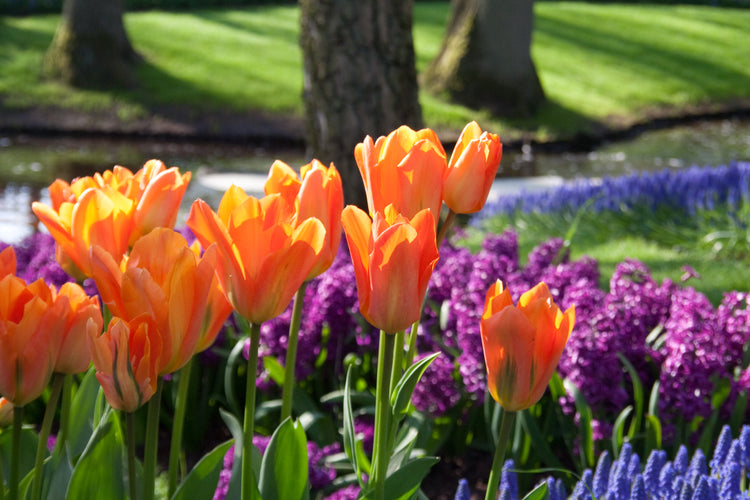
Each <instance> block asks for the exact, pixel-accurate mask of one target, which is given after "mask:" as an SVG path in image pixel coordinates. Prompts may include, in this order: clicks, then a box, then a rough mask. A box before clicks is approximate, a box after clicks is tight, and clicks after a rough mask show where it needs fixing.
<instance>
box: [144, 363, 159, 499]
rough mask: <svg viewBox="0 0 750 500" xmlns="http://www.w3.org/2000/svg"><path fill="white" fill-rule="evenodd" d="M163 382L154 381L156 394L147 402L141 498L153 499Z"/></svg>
mask: <svg viewBox="0 0 750 500" xmlns="http://www.w3.org/2000/svg"><path fill="white" fill-rule="evenodd" d="M163 387H164V382H163V380H162V378H161V377H159V381H158V382H157V383H156V394H154V395H153V397H152V398H151V399H150V400H149V402H148V415H147V417H146V444H145V448H144V451H143V500H154V490H155V489H156V458H157V456H158V452H159V410H160V409H161V392H162V388H163Z"/></svg>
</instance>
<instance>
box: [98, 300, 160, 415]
mask: <svg viewBox="0 0 750 500" xmlns="http://www.w3.org/2000/svg"><path fill="white" fill-rule="evenodd" d="M100 333H101V332H100V330H99V329H98V328H97V327H96V325H94V324H93V322H90V323H89V328H88V338H89V350H90V352H91V357H92V358H93V360H94V367H95V368H96V378H97V379H98V380H99V383H100V384H101V386H102V389H103V390H104V396H105V397H106V398H107V401H109V404H110V405H112V407H113V408H116V409H118V410H122V411H124V412H133V411H135V410H137V409H138V408H140V407H141V406H142V405H143V404H144V403H146V402H147V401H148V400H149V399H151V396H153V395H154V393H155V392H156V384H157V382H158V378H159V369H158V364H159V358H160V357H161V348H162V344H161V336H160V334H159V329H158V327H157V326H156V323H154V320H153V318H151V317H150V316H148V315H146V314H144V315H141V316H138V317H137V318H134V319H133V320H132V321H130V322H128V321H124V320H122V319H120V318H113V319H112V321H110V323H109V327H108V328H107V331H106V332H104V334H102V335H100Z"/></svg>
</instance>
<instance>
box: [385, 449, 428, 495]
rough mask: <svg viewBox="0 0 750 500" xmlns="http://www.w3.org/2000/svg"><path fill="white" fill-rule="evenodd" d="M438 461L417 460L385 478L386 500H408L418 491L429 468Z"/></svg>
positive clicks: (424, 458) (422, 458)
mask: <svg viewBox="0 0 750 500" xmlns="http://www.w3.org/2000/svg"><path fill="white" fill-rule="evenodd" d="M439 461H440V460H439V459H438V458H436V457H421V458H417V459H415V460H412V461H411V462H409V463H407V464H405V465H404V466H403V467H401V468H400V469H399V470H397V471H396V472H394V473H393V474H391V475H389V476H388V477H386V478H385V498H386V500H409V499H410V498H411V496H412V495H413V494H414V493H415V492H416V491H417V490H418V489H419V485H420V484H422V479H424V477H425V476H426V475H427V474H428V473H429V472H430V468H432V466H433V465H435V464H436V463H438V462H439Z"/></svg>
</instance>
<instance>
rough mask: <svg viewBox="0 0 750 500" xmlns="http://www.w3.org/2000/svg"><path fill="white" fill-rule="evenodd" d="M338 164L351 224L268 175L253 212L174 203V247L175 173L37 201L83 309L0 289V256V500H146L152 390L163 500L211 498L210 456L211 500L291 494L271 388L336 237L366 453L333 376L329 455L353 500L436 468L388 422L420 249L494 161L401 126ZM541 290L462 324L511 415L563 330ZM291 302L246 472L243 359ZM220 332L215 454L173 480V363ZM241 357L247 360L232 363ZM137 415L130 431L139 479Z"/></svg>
mask: <svg viewBox="0 0 750 500" xmlns="http://www.w3.org/2000/svg"><path fill="white" fill-rule="evenodd" d="M353 153H354V157H355V160H356V162H357V165H358V167H359V172H360V174H361V176H362V180H363V183H364V185H365V188H366V192H367V201H368V212H365V211H363V210H361V209H359V208H357V207H354V206H347V207H344V199H343V192H342V183H341V178H340V176H339V173H338V171H337V170H336V168H335V166H333V165H330V166H328V167H326V166H325V165H324V164H322V163H321V162H319V161H317V160H313V161H311V162H310V163H309V164H307V165H304V166H302V167H301V169H300V171H299V174H298V173H297V171H295V169H293V168H292V167H290V166H289V165H287V164H285V163H283V162H281V161H277V162H275V163H274V164H273V165H272V166H271V168H270V171H269V175H268V179H267V181H266V184H265V192H264V195H263V196H261V197H254V196H251V195H249V194H247V193H245V192H244V191H243V190H242V189H241V188H239V187H237V186H231V187H230V188H229V189H227V191H226V192H225V193H224V195H223V197H222V199H221V202H220V203H219V206H218V207H216V208H215V209H214V208H212V207H210V206H209V205H208V203H206V202H205V201H203V200H196V201H194V202H193V203H192V205H191V208H190V213H189V216H188V217H187V221H186V222H187V227H188V228H189V230H190V232H191V236H195V240H196V241H195V243H193V244H192V245H191V244H189V243H188V240H187V239H186V237H185V236H183V235H181V234H180V233H178V232H176V231H175V230H174V225H175V222H176V218H177V214H178V209H179V207H180V205H181V204H182V197H183V195H184V193H185V191H186V188H187V184H188V183H189V181H190V177H191V174H190V173H189V172H188V173H180V172H179V169H177V168H176V167H171V168H167V167H166V166H165V165H164V164H163V163H161V162H160V161H157V160H151V161H149V162H147V163H146V164H145V165H144V166H143V168H142V169H140V170H138V171H137V172H135V173H133V172H131V171H130V170H128V169H126V168H124V167H120V166H117V167H115V168H113V169H112V170H111V171H106V172H103V173H101V174H95V175H94V176H91V177H84V178H80V179H75V180H73V181H72V182H71V183H68V182H66V181H63V180H57V181H55V182H54V183H53V184H52V185H51V186H50V188H49V192H50V200H51V205H49V206H48V205H45V204H42V203H38V202H37V203H34V206H33V210H34V212H35V213H36V214H37V216H38V217H39V219H40V220H41V221H42V222H43V224H44V225H45V226H46V228H47V230H48V231H49V233H50V234H51V235H52V236H53V237H54V239H55V241H56V258H57V261H58V262H59V264H60V265H61V266H62V267H63V268H64V269H65V270H66V271H67V272H68V273H69V274H70V275H71V276H72V279H78V280H80V282H81V283H83V280H84V279H86V278H90V280H89V281H93V283H94V284H95V286H96V291H97V292H98V295H93V294H92V295H88V294H87V293H86V292H85V291H84V288H82V287H81V286H80V285H79V284H76V283H72V282H71V283H68V284H65V285H63V286H61V287H59V288H56V287H54V286H51V285H47V284H45V283H44V282H43V281H41V280H39V281H36V282H33V283H31V284H27V283H26V282H24V281H23V280H22V279H20V278H18V277H16V276H15V275H14V273H15V254H14V253H13V249H9V250H6V251H4V252H2V253H0V305H1V306H2V307H0V314H1V315H2V316H1V317H0V396H2V398H3V399H0V416H2V420H0V424H2V423H4V422H7V420H8V418H9V417H8V416H9V415H11V416H12V417H11V418H12V421H13V424H12V425H13V428H14V435H13V446H12V447H11V448H12V449H11V455H12V457H11V463H12V464H14V465H13V467H12V469H13V470H12V471H11V474H10V477H9V478H4V479H5V483H7V484H8V493H9V495H10V498H12V499H13V500H16V499H18V498H21V497H22V496H24V495H29V496H31V497H32V498H33V499H35V500H36V499H37V498H42V497H44V496H45V495H47V496H48V495H50V494H51V493H50V492H51V490H50V485H51V484H53V482H54V484H56V485H60V484H63V485H67V486H66V489H65V491H64V492H63V493H62V494H63V495H67V497H69V498H84V497H89V496H91V495H94V494H97V493H96V492H97V488H101V489H102V490H101V491H99V494H102V495H105V496H106V495H109V494H110V493H111V497H112V498H125V496H128V497H130V498H141V499H145V500H151V499H152V498H154V495H155V493H154V491H155V490H154V483H155V474H156V469H157V457H158V453H157V451H158V447H159V439H158V436H159V421H160V419H163V418H164V415H161V417H160V413H159V412H160V408H161V407H162V405H163V402H162V392H163V391H164V387H165V386H170V385H175V386H176V390H175V391H170V390H169V389H167V393H168V394H172V395H173V398H171V399H170V400H169V401H170V404H168V405H167V407H169V408H170V411H172V410H173V411H174V414H173V427H172V430H173V432H172V442H171V445H170V462H169V466H168V471H167V472H168V476H169V478H168V495H169V497H170V498H175V499H180V498H197V499H202V498H213V495H214V490H216V489H217V484H219V483H220V482H221V481H220V470H221V458H222V457H224V455H225V454H226V453H230V452H229V451H228V450H230V446H233V448H231V450H233V451H232V452H231V453H232V454H233V455H231V456H232V457H237V458H240V459H241V460H237V461H236V467H234V469H233V471H232V473H231V477H230V478H229V479H228V480H227V482H226V485H227V486H226V487H227V491H226V492H225V494H226V495H228V496H229V497H230V498H243V499H250V498H284V499H290V500H296V499H298V498H299V499H303V498H308V495H309V489H310V482H312V481H313V478H312V477H308V475H307V473H306V472H301V471H302V470H306V469H305V467H304V465H305V464H307V462H308V458H309V457H308V453H309V452H310V453H311V451H310V449H309V447H308V444H307V437H306V430H309V429H308V428H306V427H304V426H303V422H306V423H307V424H308V425H309V422H310V418H304V419H303V418H299V417H300V408H301V407H302V406H304V404H301V403H300V401H303V402H304V397H303V396H298V395H295V396H293V395H292V392H291V388H292V387H293V386H294V385H295V383H294V382H295V379H294V376H295V373H294V366H295V361H296V357H295V356H296V354H295V353H296V345H297V344H296V342H297V335H298V331H299V324H300V321H301V318H300V316H301V315H303V311H304V308H303V299H304V296H305V293H304V291H305V286H306V284H307V283H308V282H310V281H311V280H313V279H315V278H317V277H320V276H323V275H324V273H325V272H326V271H327V270H328V269H329V268H330V267H331V266H332V265H333V263H334V260H335V259H336V256H337V255H338V253H339V246H340V241H341V239H342V238H341V236H342V234H341V233H342V230H343V232H344V234H345V237H346V242H347V244H348V248H349V253H350V255H351V259H352V263H353V272H354V275H355V278H356V287H357V291H356V293H357V301H356V303H357V304H358V308H359V311H360V313H361V316H362V318H363V319H364V321H366V322H367V323H369V324H370V325H371V326H372V327H374V328H377V329H378V330H380V331H381V333H380V338H379V343H378V356H377V367H376V371H377V373H376V374H374V375H375V376H376V379H377V380H376V387H375V388H374V391H370V396H372V397H374V422H375V435H374V449H373V450H372V453H371V454H368V453H366V452H365V451H364V448H363V445H362V442H361V439H360V438H359V437H358V434H357V432H356V431H355V427H354V414H353V412H352V391H351V381H352V379H353V375H352V373H351V371H350V372H349V373H348V375H347V382H346V384H345V386H344V391H343V398H341V399H340V401H343V408H342V409H341V415H342V426H343V429H342V435H343V451H344V454H345V455H346V457H348V460H349V461H350V467H351V470H352V472H353V473H354V474H353V476H352V477H353V480H352V481H353V482H354V483H355V484H356V487H358V488H359V489H360V490H361V494H360V495H361V496H362V497H366V498H375V499H378V500H380V499H385V498H409V497H411V496H412V495H415V494H417V491H418V490H419V487H420V483H421V481H422V478H423V477H424V476H425V475H426V474H427V473H428V471H429V470H430V467H431V466H432V465H433V464H434V463H435V462H436V461H437V459H436V458H434V457H427V456H422V454H420V453H419V452H418V451H417V438H418V436H417V435H416V434H415V433H412V432H409V431H408V425H407V423H406V421H407V420H408V418H407V417H409V416H410V415H411V414H412V413H413V412H414V406H413V405H412V404H411V396H412V394H413V392H414V390H415V387H416V386H417V384H418V383H419V382H420V378H421V376H422V374H423V373H424V372H425V370H426V369H427V368H428V366H429V365H430V363H432V362H433V361H434V360H435V359H436V358H437V356H438V353H435V354H433V355H428V356H424V357H417V356H416V352H415V346H416V332H417V331H418V326H419V322H420V319H421V318H420V317H421V315H422V312H423V309H424V303H425V297H426V293H427V287H428V283H429V282H430V278H431V276H432V274H433V270H434V269H435V267H436V265H437V263H438V261H439V259H440V255H439V251H438V248H439V247H440V243H441V241H442V239H443V238H444V236H445V234H446V231H447V229H448V228H449V226H450V224H451V223H452V221H453V220H454V219H453V217H454V216H455V215H456V214H468V213H474V212H477V211H479V210H480V209H481V208H482V206H483V205H484V203H485V201H486V199H487V196H488V193H489V189H490V186H491V184H492V180H493V179H494V177H495V174H496V172H497V169H498V166H499V162H500V158H501V155H502V145H501V143H500V141H499V139H498V137H497V136H496V135H494V134H491V133H488V132H484V131H482V130H481V128H480V127H479V125H477V124H476V123H474V122H472V123H470V124H468V125H467V126H466V128H465V129H464V131H463V132H462V134H461V136H460V137H459V139H458V142H457V143H456V145H455V148H454V149H453V153H452V155H451V157H450V159H448V155H447V154H446V151H445V149H444V148H443V145H442V144H441V142H440V140H439V139H438V137H437V135H436V134H435V132H434V131H432V130H430V129H422V130H418V131H415V130H412V129H410V128H409V127H406V126H402V127H399V128H398V129H396V130H394V131H393V132H391V133H390V134H388V135H387V136H383V137H379V138H377V139H376V140H374V139H372V138H371V137H369V136H368V137H366V138H365V139H364V140H363V142H362V143H361V144H359V145H357V147H356V148H355V150H354V152H353ZM444 205H445V208H444V207H443V206H444ZM446 214H447V215H446ZM545 290H546V287H545V286H543V285H540V287H538V288H535V289H534V290H532V291H530V292H528V295H524V296H523V297H522V299H521V302H520V303H519V306H518V308H515V307H513V306H512V303H506V302H508V300H509V298H508V297H509V296H508V297H505V295H503V294H501V293H499V292H498V294H495V295H493V298H490V296H489V295H488V304H490V306H491V307H490V306H488V307H489V309H488V311H489V312H487V313H486V314H485V317H483V318H482V319H481V325H482V340H483V341H484V345H485V349H486V351H485V353H486V359H487V367H488V372H489V390H490V393H491V394H492V395H493V397H495V398H496V399H498V401H499V402H500V403H501V404H502V405H503V406H506V407H507V408H508V409H509V410H511V411H517V410H520V409H522V408H526V407H528V406H530V405H532V404H533V403H534V402H535V401H536V400H538V399H539V397H540V396H541V393H542V392H543V391H544V387H545V386H546V384H547V382H548V380H549V378H550V376H551V374H552V372H554V370H555V366H556V364H557V361H558V360H559V358H560V352H561V351H562V348H563V347H564V345H565V340H566V339H567V335H569V334H570V329H571V328H572V326H573V313H572V312H565V313H561V312H560V311H559V310H557V309H556V308H554V307H553V305H552V304H551V303H550V299H549V293H548V292H547V293H545ZM496 296H497V297H500V298H497V297H496ZM503 297H504V298H503ZM506 299H507V300H506ZM498 301H499V302H498ZM100 302H101V306H100ZM292 302H293V304H294V308H293V316H292V320H291V322H290V330H289V333H288V335H287V336H285V338H284V342H286V343H287V346H288V352H287V358H286V367H278V368H279V370H276V372H275V373H276V374H277V377H276V381H277V382H278V383H279V385H280V386H283V392H282V405H281V413H280V414H281V418H279V419H278V421H277V422H276V423H275V425H272V426H270V428H269V426H268V425H265V424H264V425H263V426H262V427H261V428H262V429H264V430H265V431H269V430H270V431H273V432H272V433H271V434H272V436H271V438H270V441H269V442H268V443H267V446H266V447H265V451H264V453H263V457H262V460H258V457H257V449H256V445H255V432H254V431H255V429H256V427H255V425H256V421H262V422H267V418H268V411H264V412H263V413H262V414H260V415H259V414H258V413H256V407H257V406H258V405H257V404H256V393H255V388H256V380H255V379H256V377H257V371H258V366H259V364H261V362H263V363H265V362H268V361H267V360H261V358H262V355H260V354H259V338H260V334H261V329H262V326H263V325H264V324H266V323H267V322H269V321H270V320H272V319H274V318H276V317H278V316H279V315H282V314H283V313H284V312H285V310H287V308H288V306H289V305H290V303H292ZM233 312H234V313H236V315H233V314H232V313H233ZM105 319H106V321H105ZM228 320H229V321H228ZM228 324H232V325H233V328H234V333H231V334H229V338H230V339H231V340H236V344H235V345H229V346H226V347H228V349H227V352H225V355H226V372H225V376H224V379H225V381H226V382H227V384H228V385H227V387H226V388H225V395H226V398H225V401H224V400H219V404H222V403H226V404H224V405H223V406H224V407H225V408H224V409H223V410H222V417H223V419H224V421H225V422H226V423H227V427H228V430H229V431H230V432H231V434H232V437H233V439H232V440H231V441H228V442H226V443H222V444H221V445H219V446H218V447H217V448H215V449H214V450H212V451H211V452H209V453H208V454H207V455H206V456H204V458H203V459H202V460H200V461H199V462H198V463H197V464H196V465H195V467H194V468H193V470H192V472H190V473H189V474H187V475H186V474H185V471H184V466H181V465H180V463H181V462H184V459H181V453H182V452H181V447H182V433H183V425H184V422H185V420H186V414H187V412H188V411H189V410H188V408H190V401H189V398H188V394H190V383H191V382H190V380H191V378H194V377H191V371H190V370H191V366H192V360H193V359H194V358H195V356H196V355H198V353H200V352H202V351H206V350H208V349H209V347H211V346H212V345H213V344H214V343H215V342H216V340H217V338H219V337H220V335H221V333H220V332H221V331H223V329H224V328H225V327H226V326H227V325H228ZM243 327H247V330H248V331H243V330H242V329H243ZM352 334H354V332H352ZM517 334H518V335H521V337H518V338H517V337H516V336H517ZM243 349H245V350H246V351H247V355H246V359H247V364H246V365H242V366H241V363H240V362H239V361H238V360H239V359H241V357H242V355H241V353H242V350H243ZM269 366H272V365H269ZM350 370H351V369H350ZM84 372H87V373H86V375H79V376H78V377H75V378H71V377H72V375H71V374H81V373H84ZM237 372H242V373H244V374H245V376H246V381H245V398H244V400H242V398H241V397H237V395H236V394H235V391H234V387H230V386H231V385H233V384H234V383H235V381H234V378H235V377H236V375H237ZM57 374H59V377H57ZM65 377H68V378H67V379H66V378H65ZM58 379H59V383H58V382H56V380H58ZM51 380H52V381H53V382H52V383H51V382H50V381H51ZM97 382H98V384H97ZM50 384H51V386H52V389H48V387H49V386H50ZM518 384H520V385H518ZM73 389H75V390H73ZM48 390H50V391H51V394H53V395H54V394H57V395H60V394H62V396H61V399H62V407H61V410H60V413H61V421H60V424H59V428H60V431H59V432H60V433H59V435H58V436H59V437H58V444H57V445H56V446H55V447H54V450H53V451H52V452H48V451H46V447H44V446H42V445H41V441H46V436H45V434H44V432H45V430H44V429H47V430H46V432H49V429H50V428H51V423H52V421H53V419H54V418H55V411H56V406H57V399H56V398H57V396H54V398H53V397H52V396H50V397H49V399H47V410H48V411H47V412H48V413H49V422H47V421H48V417H45V424H43V426H42V427H43V431H42V438H43V439H38V440H37V442H39V443H40V444H39V446H38V447H37V448H38V450H39V451H38V453H37V456H36V460H35V461H34V466H33V467H32V468H31V469H33V472H32V470H31V469H29V470H27V469H28V468H21V466H20V465H19V464H21V463H24V464H25V463H27V461H26V460H25V459H24V460H22V459H21V454H23V451H22V450H21V446H20V444H19V443H20V442H21V439H22V435H23V433H22V432H21V430H22V425H23V412H22V409H23V407H24V406H26V405H29V404H30V403H32V402H34V401H35V400H37V399H39V398H40V397H41V396H42V395H43V394H45V391H48ZM97 393H99V394H100V395H101V397H98V398H97V396H96V394H97ZM72 400H74V401H73V402H72ZM214 403H216V402H214ZM243 406H244V408H243ZM142 407H145V408H144V409H143V410H141V408H142ZM264 410H265V408H264ZM306 415H307V414H306ZM295 417H298V418H295ZM137 418H145V419H146V428H145V437H144V438H143V439H144V441H145V442H144V443H143V444H144V446H143V460H142V464H141V465H138V464H137V462H138V459H137V458H136V450H137V449H138V447H137V446H136V441H135V439H136V435H137V434H138V433H137V432H136V425H135V423H136V419H137ZM313 420H314V419H313ZM84 422H91V423H90V424H85V423H84ZM48 423H49V425H48ZM87 430H88V434H90V439H89V440H87V439H86V434H87ZM25 431H28V429H25ZM27 434H28V433H27ZM1 435H2V434H0V436H1ZM0 452H2V453H5V448H3V447H2V446H0ZM3 459H5V457H4V456H3ZM24 467H25V466H24ZM22 469H23V470H22ZM60 471H64V472H60ZM121 471H125V472H121ZM26 474H28V477H29V479H28V480H26V479H23V476H24V475H26ZM0 487H2V488H4V485H0ZM23 488H27V490H24V489H23ZM139 489H140V490H139ZM217 491H218V490H217ZM3 492H5V490H3ZM2 496H3V495H0V497H2ZM50 498H51V497H50Z"/></svg>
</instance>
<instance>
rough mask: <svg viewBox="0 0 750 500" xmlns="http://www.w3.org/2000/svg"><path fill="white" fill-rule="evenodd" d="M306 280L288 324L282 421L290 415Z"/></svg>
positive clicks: (296, 299)
mask: <svg viewBox="0 0 750 500" xmlns="http://www.w3.org/2000/svg"><path fill="white" fill-rule="evenodd" d="M306 288H307V281H305V282H304V283H302V286H300V287H299V289H298V290H297V294H296V295H295V296H294V307H293V308H292V322H291V323H290V324H289V341H288V343H287V348H286V362H285V365H284V388H283V390H282V393H281V418H280V419H279V422H283V421H284V420H286V419H287V417H291V416H292V400H293V396H294V368H295V366H296V363H297V345H298V344H299V326H300V323H301V320H302V304H303V303H304V302H305V289H306Z"/></svg>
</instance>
